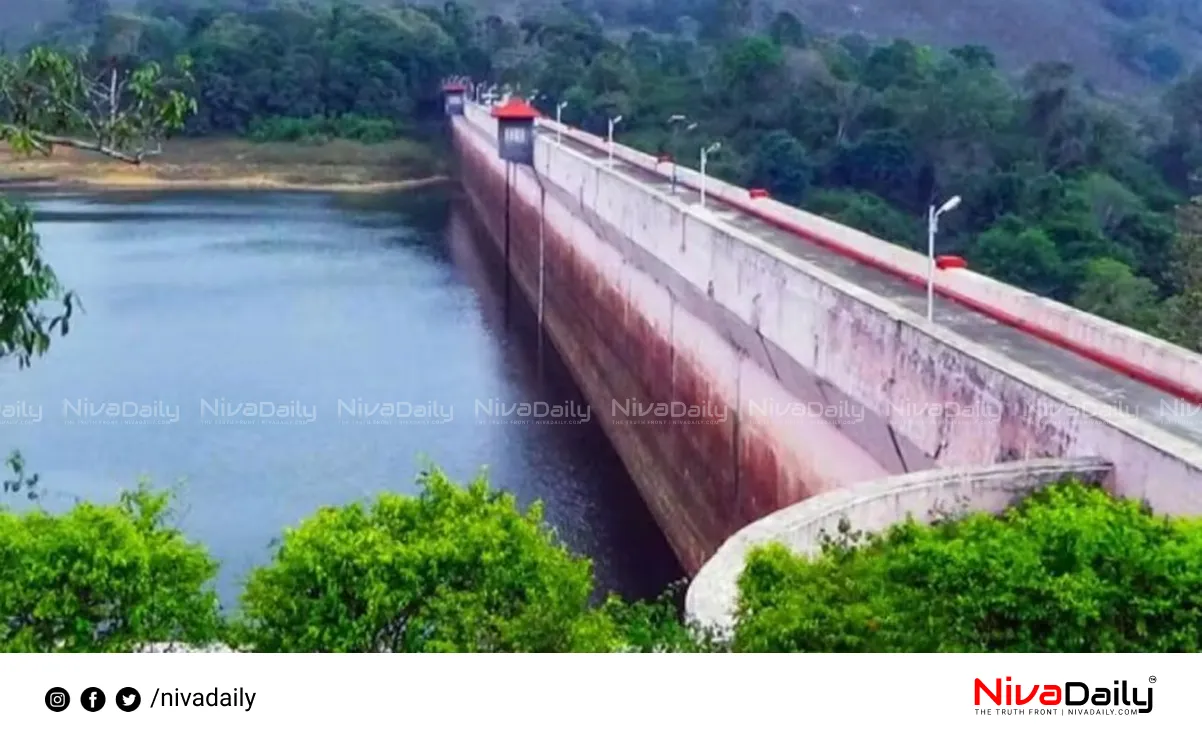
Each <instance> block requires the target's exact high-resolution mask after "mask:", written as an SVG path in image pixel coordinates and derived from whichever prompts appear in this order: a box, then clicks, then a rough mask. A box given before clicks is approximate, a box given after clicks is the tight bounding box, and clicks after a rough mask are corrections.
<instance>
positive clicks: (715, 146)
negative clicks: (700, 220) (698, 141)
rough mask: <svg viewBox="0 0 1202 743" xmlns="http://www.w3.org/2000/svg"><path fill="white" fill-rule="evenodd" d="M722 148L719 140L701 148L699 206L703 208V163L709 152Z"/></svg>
mask: <svg viewBox="0 0 1202 743" xmlns="http://www.w3.org/2000/svg"><path fill="white" fill-rule="evenodd" d="M720 149H722V143H721V142H714V143H713V144H711V145H710V146H709V147H702V148H701V206H702V208H705V163H706V161H708V160H709V156H710V154H711V153H714V152H717V151H718V150H720Z"/></svg>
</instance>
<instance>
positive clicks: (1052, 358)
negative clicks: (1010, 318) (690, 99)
mask: <svg viewBox="0 0 1202 743" xmlns="http://www.w3.org/2000/svg"><path fill="white" fill-rule="evenodd" d="M489 134H490V135H491V132H490V133H489ZM543 136H547V137H548V138H549V139H554V134H550V135H546V134H544V135H543ZM561 146H562V147H564V148H567V149H570V150H572V151H574V152H577V153H579V154H581V155H584V156H585V157H588V158H589V159H591V160H593V161H595V162H598V163H605V162H606V161H607V160H608V156H607V154H606V153H605V152H603V151H601V150H598V149H596V148H593V147H590V146H588V145H586V144H583V143H581V142H578V141H575V140H572V139H569V138H567V137H565V138H564V139H563V140H562V142H561ZM613 167H614V169H615V170H616V171H618V172H620V173H622V174H623V175H626V176H628V177H630V178H632V179H635V180H637V181H639V182H640V183H643V184H646V185H648V186H651V187H653V188H655V189H656V190H657V191H659V192H661V193H664V194H669V195H670V196H671V198H673V199H675V200H676V201H678V202H680V203H682V204H686V205H696V206H699V203H698V202H699V201H700V198H699V195H698V194H697V193H696V192H694V191H692V190H691V189H688V188H686V187H683V186H677V188H676V190H675V193H674V194H673V190H672V187H671V181H670V179H669V177H668V176H667V174H666V173H667V170H668V168H667V166H665V175H663V176H656V175H655V174H653V173H650V172H648V171H647V170H644V169H643V168H639V167H635V166H633V165H629V164H626V163H623V162H622V161H621V160H618V159H616V158H615V160H614V166H613ZM705 208H706V209H707V210H708V211H709V212H711V213H712V214H713V215H714V216H716V217H718V218H719V219H722V220H724V221H726V222H728V223H729V224H731V225H732V226H735V227H737V228H738V229H741V230H743V231H745V232H748V233H749V234H751V235H754V236H756V237H758V238H760V239H763V240H765V241H767V242H769V243H771V244H772V245H774V246H776V247H779V248H781V249H783V250H786V251H788V252H789V253H791V254H793V255H795V256H797V257H799V258H801V259H803V260H805V261H807V262H809V263H812V264H814V265H816V266H819V267H821V268H823V269H825V270H827V271H830V272H831V273H834V274H835V275H837V276H839V277H841V278H844V279H846V280H848V281H851V282H853V283H855V284H856V285H858V286H860V287H863V288H864V289H866V290H868V291H871V292H873V293H875V294H878V295H879V296H881V297H883V298H885V299H888V300H890V301H892V302H894V303H896V304H898V305H901V306H902V307H905V308H906V309H908V310H911V311H913V312H916V313H919V314H923V315H925V314H926V290H925V288H923V287H921V286H915V285H914V284H911V283H909V282H906V281H903V280H901V279H899V278H896V277H894V276H891V275H889V274H888V273H885V272H884V271H880V270H878V269H876V268H873V267H872V266H869V265H866V264H863V263H860V262H858V261H855V260H853V259H851V258H847V257H844V256H842V255H839V254H837V253H834V252H832V251H830V250H828V249H826V248H823V247H821V246H818V245H814V244H813V243H810V242H808V241H806V240H803V239H802V238H800V237H798V236H797V235H795V234H793V233H791V232H788V231H786V230H783V229H780V228H778V227H775V226H773V225H771V224H768V223H767V222H764V221H762V220H760V219H756V218H755V217H752V216H750V215H748V214H746V213H744V212H741V211H739V210H738V209H735V208H734V207H731V206H727V205H726V204H723V203H721V202H719V201H716V200H712V199H707V200H706V206H705ZM934 316H935V322H936V323H938V324H939V325H942V326H943V327H945V328H947V329H949V330H952V331H954V332H956V333H959V334H961V335H963V336H965V337H966V338H969V339H971V340H973V341H976V342H978V343H982V344H985V345H988V346H990V347H991V348H993V349H994V350H996V351H998V352H1000V353H1002V354H1004V355H1006V356H1007V357H1009V358H1011V359H1013V360H1015V361H1017V362H1019V363H1022V364H1024V365H1026V366H1028V367H1030V368H1032V369H1035V370H1037V371H1040V372H1043V373H1044V374H1047V375H1049V376H1051V377H1053V378H1055V379H1056V380H1058V381H1060V382H1062V383H1064V384H1067V385H1069V386H1071V387H1073V388H1074V389H1077V390H1078V391H1080V392H1083V393H1085V394H1087V395H1089V396H1090V397H1092V398H1094V399H1096V400H1098V407H1099V408H1100V407H1102V406H1106V407H1110V408H1113V409H1116V410H1118V411H1121V412H1126V413H1128V414H1130V415H1133V416H1135V417H1137V418H1140V419H1142V420H1144V421H1146V422H1148V423H1151V424H1153V425H1156V426H1158V427H1160V428H1162V429H1164V430H1165V431H1167V432H1169V433H1172V434H1173V435H1176V436H1179V437H1181V438H1183V439H1186V440H1188V441H1191V442H1194V443H1198V444H1202V406H1196V405H1193V404H1190V403H1188V402H1186V401H1184V400H1181V399H1179V398H1177V397H1175V396H1174V395H1171V394H1168V393H1166V392H1162V391H1160V390H1159V389H1157V388H1155V387H1152V386H1150V385H1147V384H1145V383H1143V382H1140V381H1139V380H1137V379H1133V378H1131V377H1128V376H1127V375H1125V374H1122V373H1120V372H1117V371H1114V370H1112V369H1110V368H1108V367H1106V366H1103V365H1101V364H1098V363H1096V362H1094V361H1091V360H1089V359H1087V358H1085V357H1084V356H1080V355H1078V354H1076V353H1074V352H1072V351H1069V350H1067V349H1064V348H1061V347H1059V346H1057V345H1055V344H1052V343H1049V342H1047V341H1044V340H1041V339H1039V338H1036V337H1035V336H1032V335H1028V334H1027V333H1024V332H1023V331H1021V330H1019V329H1017V328H1014V327H1011V326H1009V325H1006V324H1004V323H1001V322H998V321H996V320H994V319H992V318H990V317H988V316H986V315H983V314H981V313H979V312H976V311H974V310H972V309H970V308H968V307H965V306H964V305H961V304H959V303H956V302H953V301H950V300H947V299H944V298H942V297H939V296H936V297H935V302H934Z"/></svg>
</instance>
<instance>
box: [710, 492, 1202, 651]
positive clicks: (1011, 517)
mask: <svg viewBox="0 0 1202 743" xmlns="http://www.w3.org/2000/svg"><path fill="white" fill-rule="evenodd" d="M851 526H853V527H854V524H853V525H851ZM739 589H740V598H739V607H738V624H737V630H736V637H735V640H734V646H735V649H737V650H740V651H751V652H757V651H758V652H764V651H771V652H1013V653H1028V652H1073V653H1079V652H1094V653H1124V652H1127V653H1131V652H1156V653H1171V652H1197V651H1198V650H1199V649H1200V648H1202V599H1199V598H1198V597H1199V595H1200V594H1199V591H1200V590H1202V520H1200V519H1198V518H1182V517H1176V518H1169V517H1165V516H1158V515H1155V514H1153V513H1151V511H1150V510H1149V509H1147V508H1146V507H1145V506H1144V505H1142V504H1140V503H1138V502H1135V501H1131V500H1124V499H1120V498H1115V497H1113V496H1110V495H1108V494H1107V493H1105V492H1104V491H1102V490H1100V489H1097V488H1092V487H1087V486H1084V485H1081V484H1079V483H1069V484H1064V485H1059V486H1054V487H1050V488H1046V489H1044V490H1043V491H1041V492H1039V493H1036V494H1034V495H1032V496H1030V497H1028V498H1027V499H1025V500H1023V501H1021V502H1020V503H1019V504H1018V505H1017V506H1014V507H1012V508H1011V509H1009V510H1008V511H1007V512H1006V513H1004V514H1003V515H1001V516H993V515H990V514H983V513H978V514H972V515H968V516H958V517H956V518H947V519H944V520H943V521H942V522H940V523H936V524H934V525H922V524H919V523H917V522H915V521H913V520H909V521H907V522H905V523H901V524H897V525H895V526H893V527H891V528H890V529H888V530H887V531H885V532H884V533H881V534H870V535H865V536H864V537H862V538H861V540H860V541H858V542H857V540H855V539H849V538H835V537H832V538H831V539H830V541H828V542H827V543H826V545H825V546H824V549H823V551H822V554H821V555H819V556H818V557H816V558H814V559H807V558H803V557H799V556H796V555H793V554H792V553H790V552H788V551H787V550H786V549H785V548H784V547H781V546H780V545H774V546H771V547H766V548H759V549H758V550H757V551H755V552H754V553H753V554H752V555H751V556H750V557H749V559H748V561H747V566H746V568H745V570H744V572H743V575H742V576H741V578H740V582H739Z"/></svg>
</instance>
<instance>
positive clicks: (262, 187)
mask: <svg viewBox="0 0 1202 743" xmlns="http://www.w3.org/2000/svg"><path fill="white" fill-rule="evenodd" d="M407 176H408V177H407ZM451 180H452V179H451V177H450V175H449V174H448V173H447V172H446V169H445V167H444V165H443V163H442V162H440V160H439V159H438V157H437V156H435V155H432V154H431V152H430V150H429V148H428V147H427V146H426V145H424V144H422V143H420V142H417V141H413V140H394V141H391V142H385V143H380V144H371V145H368V144H362V143H358V142H349V141H344V140H334V141H331V142H327V143H324V144H320V145H308V144H297V143H287V142H283V143H281V142H275V143H256V142H249V141H246V140H241V139H231V138H214V139H191V140H189V139H183V140H175V141H174V142H173V143H172V147H171V149H170V150H169V151H168V152H166V153H164V154H163V155H162V156H159V157H155V158H153V159H151V160H147V161H146V162H145V163H142V164H141V165H130V164H127V163H122V162H118V161H114V160H109V159H106V158H104V157H100V156H97V155H94V154H93V153H89V152H80V151H75V150H68V149H59V150H56V151H55V152H54V153H53V154H52V155H50V156H48V157H41V156H36V155H34V156H14V155H13V154H12V152H11V151H10V150H7V149H6V148H4V147H2V146H0V192H13V191H91V192H104V191H143V192H147V191H283V192H287V191H291V192H320V193H387V192H394V191H408V190H412V189H416V188H424V187H427V186H434V185H440V184H444V183H448V182H450V181H451Z"/></svg>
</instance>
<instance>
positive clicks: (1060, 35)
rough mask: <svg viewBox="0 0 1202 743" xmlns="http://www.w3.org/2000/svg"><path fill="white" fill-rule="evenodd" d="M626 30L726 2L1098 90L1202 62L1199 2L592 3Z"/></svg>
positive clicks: (747, 13)
mask: <svg viewBox="0 0 1202 743" xmlns="http://www.w3.org/2000/svg"><path fill="white" fill-rule="evenodd" d="M586 4H587V5H588V6H589V8H590V9H591V10H593V11H595V12H598V13H600V14H602V15H604V16H607V17H608V18H609V19H612V20H614V21H616V22H618V23H624V24H627V23H628V24H652V25H659V26H660V28H661V30H665V31H667V30H671V29H674V28H679V25H680V24H679V21H678V19H679V18H680V17H681V16H691V17H693V18H700V17H703V16H704V15H706V14H707V8H713V7H715V6H719V7H721V6H726V8H727V10H726V11H725V14H726V15H727V16H728V17H730V18H738V17H745V18H747V19H748V20H749V21H750V23H751V25H752V26H761V27H763V26H766V25H768V24H769V23H770V22H771V19H772V18H773V16H774V15H775V14H776V13H777V12H778V11H780V10H786V11H788V12H790V13H792V14H794V15H795V16H796V17H797V18H798V19H799V20H800V21H801V22H802V23H803V24H805V26H806V27H807V28H808V30H809V31H811V32H819V33H835V34H861V35H863V36H865V37H867V38H869V39H870V40H873V41H887V40H890V39H893V38H899V37H900V38H907V39H910V40H912V41H914V42H918V43H923V44H930V45H933V46H937V47H943V48H949V47H955V46H962V45H966V44H976V45H981V46H985V47H988V48H989V49H991V50H993V51H994V53H995V54H996V55H997V57H998V59H999V60H1000V61H1001V62H1002V64H1004V65H1005V66H1006V67H1007V68H1008V69H1010V70H1011V71H1020V70H1022V69H1025V68H1027V67H1029V66H1030V65H1031V64H1033V63H1035V62H1042V61H1064V62H1070V63H1071V64H1072V65H1073V66H1074V67H1076V68H1077V69H1078V70H1079V71H1080V72H1081V74H1082V75H1083V77H1084V78H1086V79H1087V80H1088V81H1089V82H1090V83H1092V84H1093V85H1094V86H1096V87H1097V88H1098V89H1100V90H1102V91H1110V92H1119V93H1125V94H1132V93H1141V92H1153V91H1156V90H1158V89H1159V88H1160V87H1162V86H1163V84H1165V83H1167V82H1170V81H1172V80H1173V79H1175V78H1176V77H1178V76H1179V75H1180V74H1181V73H1183V72H1186V71H1188V70H1189V69H1190V68H1192V67H1193V66H1194V65H1196V64H1197V63H1199V62H1202V55H1200V53H1199V50H1202V0H1008V1H1007V2H997V0H769V1H768V2H757V0H586Z"/></svg>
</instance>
